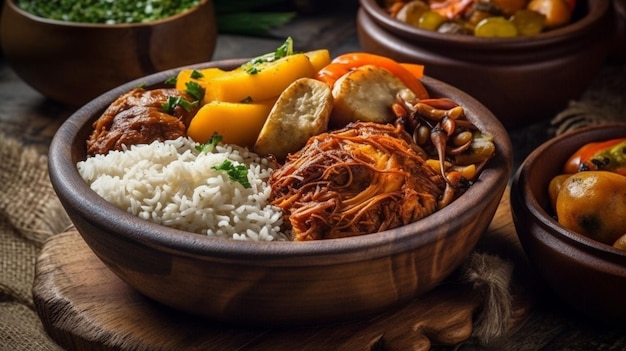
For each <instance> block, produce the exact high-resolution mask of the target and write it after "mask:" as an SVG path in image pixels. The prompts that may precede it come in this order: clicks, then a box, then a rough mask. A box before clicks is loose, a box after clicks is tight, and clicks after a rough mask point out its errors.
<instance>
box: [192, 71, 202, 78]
mask: <svg viewBox="0 0 626 351" xmlns="http://www.w3.org/2000/svg"><path fill="white" fill-rule="evenodd" d="M202 77H204V74H202V72H200V71H198V70H195V69H194V70H193V71H191V78H193V79H200V78H202Z"/></svg>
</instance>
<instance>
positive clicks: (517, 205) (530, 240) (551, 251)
mask: <svg viewBox="0 0 626 351" xmlns="http://www.w3.org/2000/svg"><path fill="white" fill-rule="evenodd" d="M624 136H626V124H616V125H606V126H600V127H592V128H587V129H581V130H578V131H574V132H570V133H568V134H564V135H561V136H558V137H556V138H554V139H551V140H549V141H547V142H546V143H544V144H543V145H541V146H540V147H538V148H537V149H536V150H534V151H533V152H532V153H531V154H530V155H529V156H528V157H527V158H526V160H525V161H524V162H523V164H522V165H521V167H520V168H519V169H518V171H517V172H516V174H515V177H514V179H513V183H512V186H511V209H512V213H513V221H514V223H515V228H516V229H517V234H518V236H519V239H520V241H521V243H522V245H523V247H524V250H525V251H526V253H527V255H528V257H529V259H530V261H531V263H532V264H533V266H534V267H535V270H536V271H537V272H538V274H539V275H540V277H542V278H543V280H544V281H545V283H546V285H547V286H548V287H549V289H551V290H552V291H553V292H554V293H555V295H556V296H557V297H559V298H560V299H561V300H562V301H564V302H565V305H566V306H570V307H571V308H573V309H574V310H575V311H577V312H578V313H582V314H584V315H585V316H588V317H591V318H596V319H599V320H604V321H607V320H621V321H626V299H624V296H626V252H624V251H620V250H618V249H615V248H613V247H611V246H609V245H605V244H602V243H600V242H597V241H594V240H592V239H589V238H587V237H585V236H583V235H580V234H577V233H575V232H573V231H571V230H568V229H565V228H563V227H561V226H560V225H559V224H558V222H557V221H556V220H555V218H554V217H553V216H552V215H551V211H550V203H549V199H548V184H549V182H550V180H551V179H552V177H554V176H555V175H557V174H559V173H560V169H561V167H562V165H563V164H564V163H565V161H566V160H567V158H568V157H569V156H570V155H571V154H572V153H573V152H574V151H575V150H577V149H578V148H579V147H580V146H582V145H584V144H586V143H589V142H594V141H601V140H606V139H610V138H616V137H624Z"/></svg>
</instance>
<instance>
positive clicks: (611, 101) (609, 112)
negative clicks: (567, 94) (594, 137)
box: [550, 64, 626, 135]
mask: <svg viewBox="0 0 626 351" xmlns="http://www.w3.org/2000/svg"><path fill="white" fill-rule="evenodd" d="M625 97H626V65H624V64H615V65H606V66H605V67H604V68H603V69H602V70H601V71H600V73H599V74H598V76H597V77H596V79H595V80H594V81H593V82H592V83H591V85H590V86H589V88H588V89H587V90H586V91H585V92H584V93H583V95H582V96H581V97H580V99H578V100H572V101H570V102H569V104H568V106H567V107H566V108H565V109H564V110H563V111H561V112H560V113H558V114H557V115H556V116H555V117H554V118H553V119H552V120H551V121H550V123H551V128H552V129H553V130H554V134H556V135H560V134H563V133H566V132H568V131H572V130H575V129H579V128H584V127H589V126H595V125H600V124H606V123H616V122H626V114H625V111H626V99H625Z"/></svg>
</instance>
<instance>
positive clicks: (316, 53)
mask: <svg viewBox="0 0 626 351" xmlns="http://www.w3.org/2000/svg"><path fill="white" fill-rule="evenodd" d="M304 54H305V55H306V56H307V57H308V58H309V61H311V64H312V65H313V68H314V69H315V72H317V71H319V70H320V69H322V68H324V67H326V66H327V65H328V64H329V63H330V61H331V60H330V52H329V51H328V50H326V49H319V50H311V51H308V52H305V53H304Z"/></svg>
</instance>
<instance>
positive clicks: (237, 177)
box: [213, 160, 252, 189]
mask: <svg viewBox="0 0 626 351" xmlns="http://www.w3.org/2000/svg"><path fill="white" fill-rule="evenodd" d="M213 169H216V170H218V171H225V172H226V174H228V178H230V180H232V181H235V182H237V183H239V184H241V185H242V186H243V187H244V188H246V189H249V188H251V187H252V186H251V185H250V182H249V181H248V168H246V166H244V165H236V166H235V165H234V164H233V163H232V162H230V160H224V162H222V164H221V165H218V166H213Z"/></svg>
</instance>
